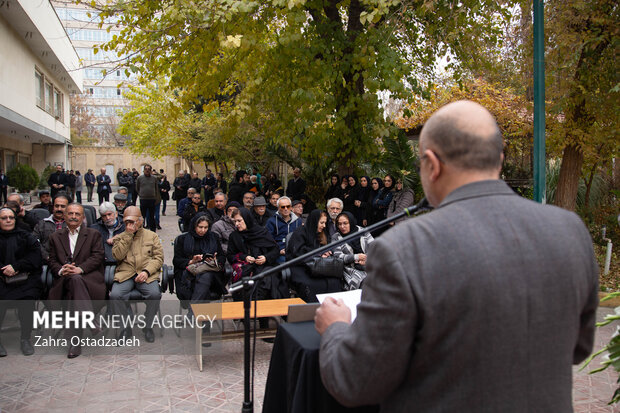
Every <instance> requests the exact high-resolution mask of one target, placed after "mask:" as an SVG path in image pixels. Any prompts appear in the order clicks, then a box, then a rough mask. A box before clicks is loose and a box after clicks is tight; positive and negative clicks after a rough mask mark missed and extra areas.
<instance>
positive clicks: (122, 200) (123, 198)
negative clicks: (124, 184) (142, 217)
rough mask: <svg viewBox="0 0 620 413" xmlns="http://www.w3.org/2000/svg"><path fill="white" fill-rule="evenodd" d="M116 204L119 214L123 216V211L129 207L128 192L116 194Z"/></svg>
mask: <svg viewBox="0 0 620 413" xmlns="http://www.w3.org/2000/svg"><path fill="white" fill-rule="evenodd" d="M114 206H115V207H116V211H117V212H118V215H119V216H120V217H121V219H122V218H123V211H125V208H127V194H122V193H118V194H116V195H114Z"/></svg>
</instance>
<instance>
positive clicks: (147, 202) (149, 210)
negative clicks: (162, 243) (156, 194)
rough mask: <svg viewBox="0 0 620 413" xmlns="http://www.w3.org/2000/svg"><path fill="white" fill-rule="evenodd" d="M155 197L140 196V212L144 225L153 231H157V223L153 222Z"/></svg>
mask: <svg viewBox="0 0 620 413" xmlns="http://www.w3.org/2000/svg"><path fill="white" fill-rule="evenodd" d="M155 203H156V200H155V199H144V198H140V212H141V213H142V216H143V217H144V220H145V223H144V226H145V227H146V228H148V229H150V230H151V231H153V232H156V231H157V223H156V222H155Z"/></svg>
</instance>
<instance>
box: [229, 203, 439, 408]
mask: <svg viewBox="0 0 620 413" xmlns="http://www.w3.org/2000/svg"><path fill="white" fill-rule="evenodd" d="M431 209H433V207H431V206H430V204H429V203H428V201H427V200H426V198H422V200H421V201H420V202H418V203H417V204H416V205H413V206H410V207H409V208H405V209H404V210H403V211H402V212H399V213H398V214H396V215H394V216H392V217H390V218H386V219H384V220H382V221H379V222H377V223H374V224H372V225H370V226H368V227H366V228H362V229H360V230H358V231H357V232H353V233H351V234H349V235H347V236H345V237H342V238H341V239H339V240H337V241H334V242H332V243H331V244H327V245H324V246H322V247H319V248H317V249H315V250H312V251H310V252H307V253H305V254H303V255H300V256H299V257H297V258H294V259H292V260H290V261H286V262H284V263H282V264H280V265H278V266H276V267H272V268H269V269H268V270H265V271H263V272H261V273H260V274H256V275H255V276H252V277H251V278H250V277H243V278H242V279H241V280H240V281H237V282H236V283H234V284H233V285H232V286H231V287H230V289H229V291H230V292H231V293H232V292H235V291H239V290H241V289H243V342H244V346H243V376H244V377H243V408H242V409H241V411H242V412H243V413H252V412H253V411H254V406H253V403H254V401H253V400H251V399H250V305H251V302H250V293H251V292H252V287H253V286H254V284H255V283H256V282H257V281H260V280H261V279H262V278H264V277H266V276H267V275H271V274H275V273H278V272H281V271H282V270H285V269H286V268H289V267H293V266H295V265H297V264H301V263H304V262H306V261H308V260H309V259H311V258H313V257H316V256H319V255H321V254H323V253H324V252H325V251H329V250H332V249H334V248H335V247H337V246H339V245H342V244H346V243H347V242H349V241H352V240H355V239H357V238H360V237H361V236H362V235H364V234H366V233H367V232H372V231H374V230H376V229H379V228H383V227H385V226H386V225H389V224H390V223H392V222H394V221H396V220H398V219H400V218H403V217H412V216H414V215H417V214H419V213H421V212H424V211H428V210H431ZM254 316H256V314H254Z"/></svg>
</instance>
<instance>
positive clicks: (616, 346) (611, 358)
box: [581, 292, 620, 404]
mask: <svg viewBox="0 0 620 413" xmlns="http://www.w3.org/2000/svg"><path fill="white" fill-rule="evenodd" d="M615 297H620V292H613V293H610V294H608V295H607V296H606V297H605V298H603V299H602V300H601V302H603V301H606V300H610V299H612V298H615ZM618 321H620V307H616V309H615V311H614V313H613V314H607V315H606V316H605V320H604V321H601V322H600V323H596V326H597V327H602V326H606V325H608V324H611V323H614V322H618ZM619 332H620V329H619V328H618V326H616V333H615V334H613V335H612V337H611V340H609V343H607V345H605V347H603V348H602V349H600V350H599V351H597V352H596V353H594V354H592V355H591V356H590V357H588V358H587V360H586V361H585V362H584V363H583V366H582V367H581V370H583V369H584V368H586V367H587V366H588V365H589V364H590V363H591V362H592V360H594V358H595V357H597V356H599V355H601V354H603V353H607V354H606V355H605V356H604V358H603V361H601V363H600V364H601V366H600V367H599V368H596V369H594V370H591V371H590V372H589V373H590V374H594V373H598V372H601V371H603V370H605V369H607V368H608V367H609V366H612V367H613V368H614V370H616V372H619V373H620V334H619ZM616 383H619V384H620V377H619V378H618V380H617V381H616ZM619 401H620V386H619V387H617V388H616V391H614V394H613V396H612V397H611V400H610V401H609V403H608V404H614V403H618V402H619Z"/></svg>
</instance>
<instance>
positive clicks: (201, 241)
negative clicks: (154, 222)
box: [172, 212, 226, 303]
mask: <svg viewBox="0 0 620 413" xmlns="http://www.w3.org/2000/svg"><path fill="white" fill-rule="evenodd" d="M203 254H209V255H213V256H214V257H215V260H216V261H217V263H218V264H219V267H220V268H221V269H222V271H207V272H203V273H201V274H196V275H194V274H192V273H190V272H189V271H187V270H186V268H187V266H188V265H190V264H194V263H197V262H200V261H201V260H202V258H203ZM225 261H226V256H225V254H224V251H223V250H222V245H221V244H220V240H219V238H218V236H217V235H216V234H214V233H212V232H211V221H209V218H208V216H207V215H206V214H205V213H204V212H199V213H198V214H196V215H195V216H194V217H193V218H192V220H191V221H190V223H189V226H188V232H187V233H185V234H181V235H179V237H178V238H177V239H176V241H175V243H174V258H173V259H172V264H173V265H174V281H175V284H176V292H177V297H178V298H179V300H181V302H185V303H186V302H187V300H189V302H190V303H197V302H202V301H206V300H208V299H209V296H210V295H211V292H215V293H216V294H218V295H221V294H223V293H225V292H226V289H225V286H226V276H225V273H224V263H225Z"/></svg>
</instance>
